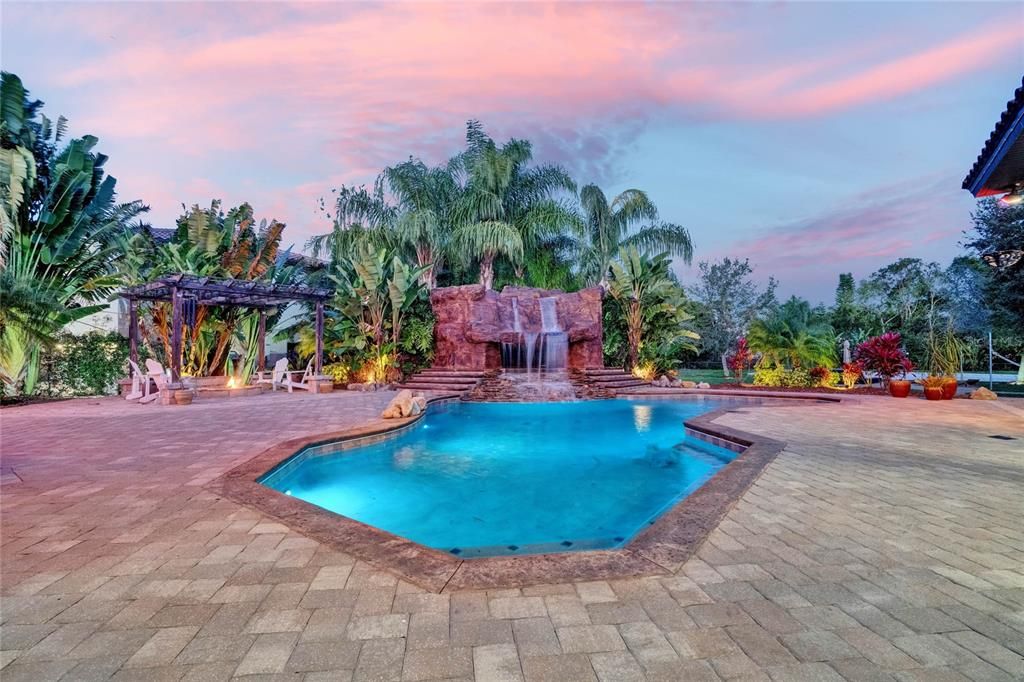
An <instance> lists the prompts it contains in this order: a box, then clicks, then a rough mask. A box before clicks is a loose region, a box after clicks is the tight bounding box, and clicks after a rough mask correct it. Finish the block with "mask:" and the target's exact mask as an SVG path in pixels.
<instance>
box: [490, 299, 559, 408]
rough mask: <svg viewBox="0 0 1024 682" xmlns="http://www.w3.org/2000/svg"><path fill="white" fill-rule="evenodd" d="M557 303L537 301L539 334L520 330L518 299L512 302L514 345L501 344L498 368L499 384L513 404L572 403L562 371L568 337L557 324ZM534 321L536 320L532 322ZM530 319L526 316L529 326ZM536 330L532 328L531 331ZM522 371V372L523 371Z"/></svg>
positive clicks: (511, 342)
mask: <svg viewBox="0 0 1024 682" xmlns="http://www.w3.org/2000/svg"><path fill="white" fill-rule="evenodd" d="M557 303H558V300H557V299H556V298H553V297H548V298H540V299H537V304H538V306H539V307H540V331H527V330H524V329H523V319H522V318H521V317H520V314H519V299H518V298H513V299H512V331H513V333H514V338H515V341H510V342H502V344H501V364H502V367H504V368H505V369H506V370H519V371H518V372H516V371H512V372H508V371H506V372H503V373H502V375H501V381H502V382H503V383H504V384H505V385H506V386H508V390H509V391H510V392H511V394H512V395H514V396H516V398H514V399H517V400H575V398H576V392H575V391H574V390H573V387H572V383H571V382H570V381H569V377H568V373H567V372H566V368H567V367H568V356H569V335H568V334H567V333H566V332H565V331H564V330H563V329H562V325H561V323H560V322H559V320H558V305H557ZM534 319H536V318H534ZM529 321H530V316H529V315H527V316H526V323H527V325H528V326H529ZM533 329H534V330H536V327H534V328H533ZM523 370H525V371H523Z"/></svg>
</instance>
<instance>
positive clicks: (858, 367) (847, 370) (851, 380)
mask: <svg viewBox="0 0 1024 682" xmlns="http://www.w3.org/2000/svg"><path fill="white" fill-rule="evenodd" d="M862 374H864V365H863V364H862V363H861V362H860V361H859V360H854V361H853V362H844V363H843V386H845V387H846V388H848V389H849V388H853V387H854V386H856V385H857V380H858V379H860V377H861V375H862Z"/></svg>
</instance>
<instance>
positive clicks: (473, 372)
mask: <svg viewBox="0 0 1024 682" xmlns="http://www.w3.org/2000/svg"><path fill="white" fill-rule="evenodd" d="M419 374H429V375H431V376H438V375H443V376H453V377H482V376H486V375H487V372H486V371H485V370H477V369H443V368H433V367H431V368H428V369H423V370H420V371H419Z"/></svg>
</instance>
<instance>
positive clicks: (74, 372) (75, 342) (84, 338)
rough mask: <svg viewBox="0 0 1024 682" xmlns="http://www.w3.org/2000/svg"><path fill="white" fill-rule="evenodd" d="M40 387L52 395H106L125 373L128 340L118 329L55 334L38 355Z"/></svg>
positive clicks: (113, 389) (110, 392)
mask: <svg viewBox="0 0 1024 682" xmlns="http://www.w3.org/2000/svg"><path fill="white" fill-rule="evenodd" d="M39 364H40V368H41V371H40V381H39V384H40V389H41V392H42V393H45V394H47V395H51V396H86V395H107V394H112V393H115V392H116V391H117V381H118V379H121V378H122V377H125V376H127V375H128V372H127V369H128V340H127V339H125V338H124V337H123V336H121V335H120V334H118V333H117V332H110V333H102V332H90V333H88V334H82V335H80V336H76V335H74V334H69V333H66V332H65V333H61V334H58V335H57V337H56V338H55V342H54V344H53V345H51V346H50V347H48V348H46V349H45V350H43V351H42V353H41V354H40V361H39Z"/></svg>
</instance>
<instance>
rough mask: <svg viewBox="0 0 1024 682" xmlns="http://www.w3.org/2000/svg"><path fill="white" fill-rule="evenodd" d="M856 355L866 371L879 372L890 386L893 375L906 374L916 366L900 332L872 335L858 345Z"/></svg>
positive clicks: (884, 382) (883, 380)
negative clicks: (905, 348)
mask: <svg viewBox="0 0 1024 682" xmlns="http://www.w3.org/2000/svg"><path fill="white" fill-rule="evenodd" d="M855 357H856V359H857V361H858V362H859V363H860V364H861V365H862V366H863V368H864V370H865V371H868V372H874V373H875V374H877V375H878V376H879V377H880V378H881V379H882V384H883V385H884V386H888V385H889V381H890V380H891V379H892V378H893V377H902V376H905V375H906V373H907V372H909V371H910V370H911V369H913V367H914V365H913V363H912V362H910V358H909V357H908V356H907V352H906V351H905V350H903V338H902V337H901V336H900V333H899V332H886V333H885V334H882V335H881V336H873V337H871V338H870V339H868V340H867V341H865V342H864V343H862V344H860V345H859V346H857V350H856V353H855Z"/></svg>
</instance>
